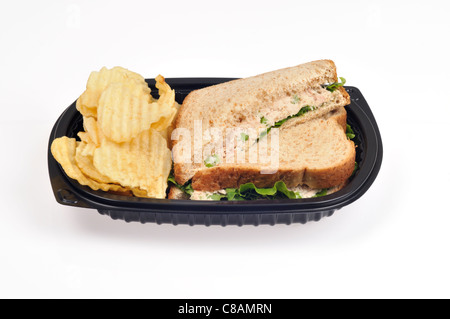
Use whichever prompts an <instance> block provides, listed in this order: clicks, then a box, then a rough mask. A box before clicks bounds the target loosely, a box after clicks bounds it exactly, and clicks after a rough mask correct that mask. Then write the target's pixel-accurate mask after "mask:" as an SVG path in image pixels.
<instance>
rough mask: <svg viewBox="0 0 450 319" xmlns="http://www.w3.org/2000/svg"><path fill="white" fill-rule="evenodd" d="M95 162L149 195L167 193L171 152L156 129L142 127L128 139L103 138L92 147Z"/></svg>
mask: <svg viewBox="0 0 450 319" xmlns="http://www.w3.org/2000/svg"><path fill="white" fill-rule="evenodd" d="M94 166H95V167H96V168H97V170H98V171H99V172H100V173H101V174H103V175H105V176H107V177H109V178H110V179H111V180H112V181H114V182H116V183H118V184H120V185H122V186H124V187H129V188H131V189H133V188H139V189H141V190H143V191H146V192H147V195H148V197H153V198H165V197H166V189H167V178H168V176H169V173H170V170H171V166H172V159H171V152H170V150H169V148H168V147H167V142H166V140H165V139H164V138H163V137H162V136H161V135H160V134H159V133H158V132H157V131H155V130H148V131H144V132H142V133H141V134H139V136H138V137H136V138H135V139H133V140H132V141H131V142H129V143H121V144H119V143H115V142H113V141H110V140H109V139H108V138H104V139H103V140H102V141H101V145H100V147H99V148H97V149H96V150H95V154H94Z"/></svg>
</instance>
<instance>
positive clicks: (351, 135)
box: [345, 124, 356, 140]
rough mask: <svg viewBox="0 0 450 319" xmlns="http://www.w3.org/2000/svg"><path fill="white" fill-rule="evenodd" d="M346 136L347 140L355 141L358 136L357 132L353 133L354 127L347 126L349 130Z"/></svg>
mask: <svg viewBox="0 0 450 319" xmlns="http://www.w3.org/2000/svg"><path fill="white" fill-rule="evenodd" d="M345 134H346V135H347V138H348V139H349V140H352V139H354V138H355V136H356V135H355V132H353V129H352V127H351V126H350V125H348V124H347V130H346V132H345Z"/></svg>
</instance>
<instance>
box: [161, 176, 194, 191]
mask: <svg viewBox="0 0 450 319" xmlns="http://www.w3.org/2000/svg"><path fill="white" fill-rule="evenodd" d="M167 182H169V183H172V184H173V185H174V186H176V187H177V188H178V189H180V190H182V191H183V192H184V193H186V194H188V195H189V196H191V195H192V193H193V192H194V189H193V188H192V181H191V180H190V181H187V182H186V184H184V185H180V184H178V183H177V182H176V181H175V177H174V176H173V173H170V175H169V178H167Z"/></svg>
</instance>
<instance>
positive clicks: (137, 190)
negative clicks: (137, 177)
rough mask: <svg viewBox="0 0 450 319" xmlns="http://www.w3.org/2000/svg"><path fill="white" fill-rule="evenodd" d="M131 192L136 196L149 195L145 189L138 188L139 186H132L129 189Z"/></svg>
mask: <svg viewBox="0 0 450 319" xmlns="http://www.w3.org/2000/svg"><path fill="white" fill-rule="evenodd" d="M131 192H132V193H133V195H134V196H136V197H144V198H147V197H149V196H148V193H147V192H146V191H144V190H142V189H140V188H132V189H131Z"/></svg>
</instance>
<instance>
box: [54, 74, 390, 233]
mask: <svg viewBox="0 0 450 319" xmlns="http://www.w3.org/2000/svg"><path fill="white" fill-rule="evenodd" d="M230 80H233V79H230V78H174V79H166V81H167V83H168V84H169V85H170V86H171V87H172V88H173V89H175V92H176V100H177V102H178V103H182V102H183V100H184V98H185V97H186V96H187V95H188V94H189V92H191V91H192V90H195V89H200V88H203V87H207V86H210V85H214V84H219V83H223V82H226V81H230ZM147 82H148V83H149V86H150V88H151V89H152V94H153V93H154V92H155V91H156V92H157V90H156V88H155V81H154V80H147ZM345 88H346V90H347V91H348V93H349V94H350V97H351V100H352V102H351V104H350V105H349V106H347V107H346V109H347V112H348V122H349V124H350V125H351V126H352V127H353V129H354V131H355V134H356V138H355V140H354V141H355V143H356V144H357V145H358V147H357V148H356V150H357V153H356V161H357V162H358V165H359V168H358V170H357V172H356V174H355V175H354V176H353V177H352V178H351V180H350V182H349V184H348V185H347V186H346V187H344V188H343V189H342V190H340V191H339V192H336V193H334V194H332V195H328V196H325V197H319V198H310V199H296V200H289V199H287V200H260V201H239V202H227V201H225V202H224V201H222V202H221V201H189V200H169V199H147V198H136V197H126V196H119V195H113V194H109V193H105V192H102V191H93V190H92V189H90V188H89V187H86V186H82V185H80V184H79V183H78V182H77V181H75V180H72V179H70V178H68V177H67V175H66V174H65V173H64V171H63V170H62V168H61V166H60V165H59V164H58V163H57V162H56V161H55V159H54V158H53V156H52V154H51V152H50V145H51V143H52V141H53V140H54V139H55V138H58V137H61V136H68V137H76V134H77V132H79V131H82V130H83V125H82V117H81V114H79V113H78V111H77V110H76V108H75V102H74V103H73V104H72V105H71V106H69V107H68V108H67V109H66V110H65V111H64V113H63V114H62V115H61V116H60V117H59V119H58V120H57V121H56V124H55V126H54V127H53V130H52V132H51V135H50V141H49V145H48V169H49V174H50V181H51V185H52V188H53V193H54V195H55V198H56V200H57V201H58V203H60V204H62V205H68V206H76V207H86V208H93V209H96V210H98V212H99V213H100V214H102V215H109V216H110V217H111V218H113V219H122V220H125V221H127V222H132V221H138V222H141V223H158V224H163V223H170V224H174V225H178V224H189V225H206V226H209V225H222V226H226V225H239V226H242V225H255V226H256V225H262V224H269V225H274V224H291V223H306V222H309V221H319V220H320V219H322V218H323V217H328V216H331V215H333V213H334V212H335V211H336V210H338V209H340V208H342V207H344V206H346V205H348V204H350V203H352V202H354V201H355V200H357V199H358V198H360V197H361V196H362V195H363V194H364V193H365V192H366V191H367V190H368V189H369V187H370V186H371V185H372V183H373V181H374V180H375V178H376V176H377V175H378V172H379V170H380V166H381V161H382V156H383V147H382V142H381V136H380V132H379V130H378V126H377V123H376V122H375V118H374V116H373V114H372V112H371V110H370V108H369V106H368V105H367V102H366V100H365V99H364V97H363V96H362V94H361V92H360V91H359V90H358V89H357V88H355V87H345Z"/></svg>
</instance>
